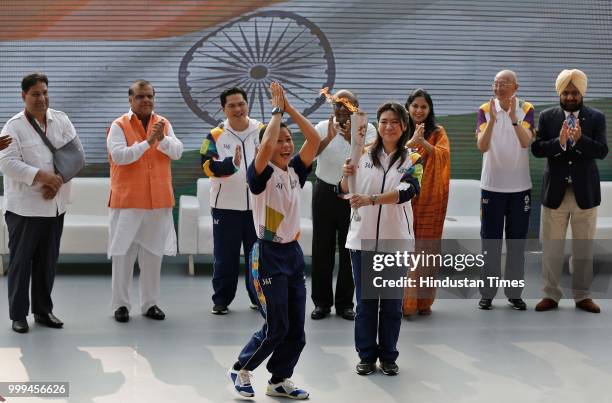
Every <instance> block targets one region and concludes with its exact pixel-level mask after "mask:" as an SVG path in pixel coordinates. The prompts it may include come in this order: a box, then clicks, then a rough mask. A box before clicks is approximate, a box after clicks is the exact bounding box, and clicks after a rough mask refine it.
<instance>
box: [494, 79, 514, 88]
mask: <svg viewBox="0 0 612 403" xmlns="http://www.w3.org/2000/svg"><path fill="white" fill-rule="evenodd" d="M512 84H513V83H512V82H510V81H493V87H495V88H501V87H509V86H511V85H512Z"/></svg>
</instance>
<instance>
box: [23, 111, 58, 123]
mask: <svg viewBox="0 0 612 403" xmlns="http://www.w3.org/2000/svg"><path fill="white" fill-rule="evenodd" d="M29 114H30V113H29V112H28V111H27V110H26V109H25V108H24V109H23V116H24V117H25V118H26V119H27V118H28V115H29ZM45 119H46V120H47V122H52V121H53V114H52V113H51V109H50V108H47V112H45ZM34 120H36V118H34ZM39 123H42V122H39Z"/></svg>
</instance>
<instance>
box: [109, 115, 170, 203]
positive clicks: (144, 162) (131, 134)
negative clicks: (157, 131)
mask: <svg viewBox="0 0 612 403" xmlns="http://www.w3.org/2000/svg"><path fill="white" fill-rule="evenodd" d="M161 119H163V117H161V116H160V115H157V114H154V115H153V116H152V117H151V121H150V122H149V127H148V132H145V130H144V127H143V126H142V123H140V120H138V118H137V117H136V114H133V115H132V119H129V118H128V114H127V113H126V114H125V115H123V116H121V117H120V118H118V119H117V120H115V121H114V122H113V123H114V124H116V125H117V126H119V127H120V128H121V130H123V134H124V135H125V139H126V141H127V145H128V146H131V145H132V144H134V143H138V142H141V141H144V140H146V139H147V137H148V135H149V134H150V133H151V131H152V130H153V125H154V124H155V123H157V122H159V121H160V120H161ZM166 130H167V129H166V128H165V127H164V135H165V134H167V133H166ZM108 158H109V162H110V177H111V193H110V200H109V204H108V206H109V207H110V208H140V209H147V210H151V209H158V208H171V207H173V206H174V192H173V190H172V174H171V169H170V165H171V161H170V158H169V157H168V156H167V155H166V154H164V153H162V152H161V151H158V150H157V143H155V144H153V145H152V146H151V147H150V148H149V149H148V150H147V151H145V153H144V154H143V155H142V157H141V158H140V159H139V160H137V161H135V162H133V163H131V164H127V165H118V164H115V163H114V162H113V159H112V157H111V155H110V154H109V155H108Z"/></svg>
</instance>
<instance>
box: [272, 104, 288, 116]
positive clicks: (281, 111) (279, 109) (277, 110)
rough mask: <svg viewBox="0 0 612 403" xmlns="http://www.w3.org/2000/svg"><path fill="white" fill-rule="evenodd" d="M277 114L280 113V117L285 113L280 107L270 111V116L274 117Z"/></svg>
mask: <svg viewBox="0 0 612 403" xmlns="http://www.w3.org/2000/svg"><path fill="white" fill-rule="evenodd" d="M277 113H280V114H281V116H282V114H283V113H285V111H284V110H283V108H281V107H280V106H277V107H275V108H273V109H272V115H276V114H277Z"/></svg>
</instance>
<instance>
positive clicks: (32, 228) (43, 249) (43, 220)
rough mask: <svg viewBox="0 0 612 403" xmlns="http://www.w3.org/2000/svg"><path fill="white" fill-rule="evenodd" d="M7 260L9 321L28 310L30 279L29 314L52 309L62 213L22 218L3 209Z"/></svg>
mask: <svg viewBox="0 0 612 403" xmlns="http://www.w3.org/2000/svg"><path fill="white" fill-rule="evenodd" d="M4 219H5V221H6V226H7V228H8V233H9V250H10V262H9V267H8V276H7V277H8V298H9V315H10V318H11V320H23V319H25V318H26V317H27V316H28V311H29V310H30V299H29V296H28V292H29V288H30V277H31V278H32V313H35V314H46V313H50V312H52V311H53V301H51V291H52V290H53V281H54V280H55V271H56V268H57V258H58V256H59V246H60V239H61V237H62V230H63V228H64V214H62V215H60V216H57V217H24V216H20V215H18V214H15V213H11V212H10V211H7V212H6V213H5V215H4Z"/></svg>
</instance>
